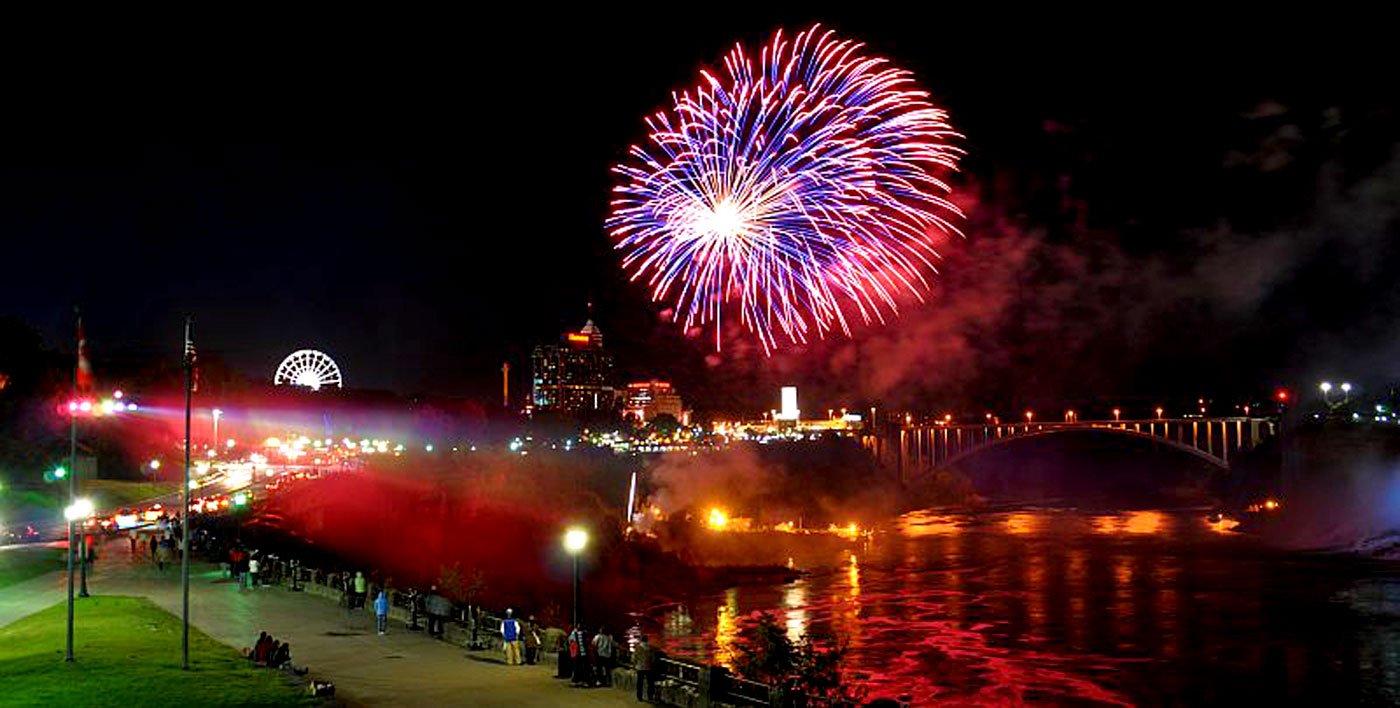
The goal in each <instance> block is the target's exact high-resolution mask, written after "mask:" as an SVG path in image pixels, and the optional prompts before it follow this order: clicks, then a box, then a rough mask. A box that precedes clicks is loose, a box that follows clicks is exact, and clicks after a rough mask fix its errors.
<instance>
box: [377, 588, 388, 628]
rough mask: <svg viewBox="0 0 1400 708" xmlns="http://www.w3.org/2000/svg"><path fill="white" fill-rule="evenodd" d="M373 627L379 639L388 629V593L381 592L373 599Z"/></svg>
mask: <svg viewBox="0 0 1400 708" xmlns="http://www.w3.org/2000/svg"><path fill="white" fill-rule="evenodd" d="M374 625H375V627H376V628H377V629H378V630H379V636H381V637H382V636H384V632H385V631H387V630H388V629H389V593H386V592H384V591H383V590H380V591H379V595H378V596H376V597H375V598H374Z"/></svg>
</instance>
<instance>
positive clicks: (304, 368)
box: [272, 349, 341, 391]
mask: <svg viewBox="0 0 1400 708" xmlns="http://www.w3.org/2000/svg"><path fill="white" fill-rule="evenodd" d="M272 383H273V384H274V385H277V386H281V385H283V384H291V385H293V386H305V387H307V388H309V389H311V390H312V391H319V390H321V387H322V386H335V387H336V388H340V387H341V386H340V367H339V366H336V364H335V360H334V359H332V358H330V357H329V356H326V354H325V353H323V352H318V351H316V350H315V349H299V350H297V351H294V352H292V353H291V354H288V355H287V358H286V359H283V360H282V364H281V365H280V366H278V367H277V374H276V375H274V376H273V377H272Z"/></svg>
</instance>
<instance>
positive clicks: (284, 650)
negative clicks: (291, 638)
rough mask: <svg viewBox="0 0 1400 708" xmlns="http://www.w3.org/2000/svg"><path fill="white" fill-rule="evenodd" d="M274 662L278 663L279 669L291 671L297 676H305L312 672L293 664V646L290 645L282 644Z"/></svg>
mask: <svg viewBox="0 0 1400 708" xmlns="http://www.w3.org/2000/svg"><path fill="white" fill-rule="evenodd" d="M273 661H275V662H277V664H276V666H277V667H278V668H280V669H283V670H285V671H290V672H292V673H294V674H296V675H297V676H305V675H306V673H307V672H308V671H310V669H308V668H306V667H305V666H297V665H296V664H293V663H292V645H291V644H290V643H283V644H282V646H281V647H280V648H279V649H278V650H277V655H276V656H275V657H274V658H273Z"/></svg>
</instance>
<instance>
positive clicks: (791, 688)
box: [736, 612, 864, 706]
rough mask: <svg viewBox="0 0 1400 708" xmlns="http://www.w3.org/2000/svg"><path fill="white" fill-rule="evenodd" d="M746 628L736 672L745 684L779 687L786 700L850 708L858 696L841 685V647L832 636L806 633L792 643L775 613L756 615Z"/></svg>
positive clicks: (860, 693)
mask: <svg viewBox="0 0 1400 708" xmlns="http://www.w3.org/2000/svg"><path fill="white" fill-rule="evenodd" d="M754 619H755V621H754V625H753V626H752V627H750V628H749V629H747V630H746V631H745V632H744V633H743V635H742V640H741V642H740V645H739V658H738V662H737V664H738V665H737V666H736V670H737V671H738V673H739V675H740V676H742V677H744V678H746V679H749V680H751V681H761V682H763V683H767V684H770V685H777V686H782V687H783V688H784V689H785V690H786V691H788V692H789V695H792V696H794V697H796V698H797V700H796V701H794V702H795V703H797V704H801V703H802V702H804V701H812V700H816V701H820V702H822V703H823V704H824V705H830V706H854V705H858V704H859V703H860V701H861V700H862V698H863V694H864V692H863V691H862V690H861V689H859V688H857V687H855V686H851V685H849V684H846V683H845V682H844V681H843V680H842V676H841V664H842V661H843V660H844V659H845V657H846V651H847V646H846V643H845V642H844V641H841V640H838V639H837V638H836V636H835V635H828V634H823V633H816V634H813V633H808V634H804V635H802V637H800V638H799V639H798V640H797V641H793V640H792V638H791V637H789V636H788V633H787V628H786V627H784V626H783V624H782V623H781V622H779V620H778V616H777V614H776V613H771V612H762V613H759V614H758V615H757V616H756V617H755V618H754Z"/></svg>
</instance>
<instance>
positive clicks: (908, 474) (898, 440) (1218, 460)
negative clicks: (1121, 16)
mask: <svg viewBox="0 0 1400 708" xmlns="http://www.w3.org/2000/svg"><path fill="white" fill-rule="evenodd" d="M1087 431H1094V432H1104V433H1109V434H1113V435H1120V436H1124V437H1129V438H1135V439H1142V440H1150V441H1152V442H1153V443H1156V444H1160V445H1164V446H1166V447H1168V448H1172V449H1176V450H1180V451H1182V452H1185V453H1187V454H1190V455H1192V456H1195V457H1197V458H1199V459H1201V460H1203V461H1205V462H1208V463H1210V464H1212V465H1214V466H1216V467H1219V468H1221V469H1226V470H1228V469H1229V468H1230V457H1231V455H1237V454H1238V453H1240V452H1243V451H1246V450H1251V449H1253V448H1255V447H1257V446H1259V445H1260V444H1261V443H1262V442H1263V441H1264V440H1266V439H1268V438H1271V437H1273V436H1275V435H1277V433H1278V424H1277V421H1275V420H1273V419H1269V418H1244V417H1231V418H1155V419H1150V420H1108V421H1105V420H1098V421H1078V420H1074V421H1066V422H1063V423H1060V422H1046V423H1035V422H1025V423H1015V424H1002V423H999V422H996V423H992V422H989V423H988V424H985V425H961V424H946V423H941V422H940V423H933V424H918V425H908V424H906V425H904V426H901V427H891V428H887V429H885V430H882V431H878V432H877V433H876V434H872V435H867V436H865V438H864V439H863V440H862V442H863V444H864V445H865V447H866V449H867V450H869V451H870V452H871V453H872V454H874V455H875V457H876V459H877V461H878V462H879V463H880V464H882V465H885V466H886V467H887V468H892V469H894V470H895V471H896V472H897V474H898V476H899V478H900V480H901V481H906V482H907V481H910V480H912V479H915V478H918V477H922V476H923V475H925V474H927V473H931V472H933V471H934V470H937V469H940V468H944V467H947V466H949V465H952V464H954V463H956V462H958V461H961V460H965V459H967V458H969V457H972V456H973V455H976V454H980V453H981V452H983V451H986V450H988V449H990V448H993V447H998V446H1001V445H1005V444H1006V443H1009V442H1012V441H1014V440H1020V439H1024V438H1032V437H1043V436H1048V435H1058V434H1063V433H1069V432H1087Z"/></svg>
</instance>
